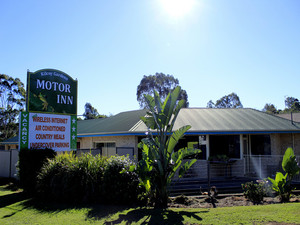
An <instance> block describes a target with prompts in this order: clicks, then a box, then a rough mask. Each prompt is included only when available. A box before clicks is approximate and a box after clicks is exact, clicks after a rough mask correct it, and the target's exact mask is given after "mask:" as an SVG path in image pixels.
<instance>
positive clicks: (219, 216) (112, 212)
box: [0, 186, 300, 224]
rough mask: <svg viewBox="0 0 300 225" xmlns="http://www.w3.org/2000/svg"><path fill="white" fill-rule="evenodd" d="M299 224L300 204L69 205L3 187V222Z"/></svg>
mask: <svg viewBox="0 0 300 225" xmlns="http://www.w3.org/2000/svg"><path fill="white" fill-rule="evenodd" d="M269 222H277V223H282V224H283V223H285V224H300V203H286V204H274V205H266V206H262V205H258V206H240V207H226V208H215V209H214V208H211V209H185V208H170V209H167V210H157V209H152V208H128V207H122V206H107V205H98V204H93V205H68V204H56V203H46V202H40V201H37V200H32V199H28V198H26V196H25V195H24V194H23V193H22V192H17V191H15V192H13V191H10V190H8V189H7V188H5V186H0V224H268V223H269Z"/></svg>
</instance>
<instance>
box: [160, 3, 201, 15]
mask: <svg viewBox="0 0 300 225" xmlns="http://www.w3.org/2000/svg"><path fill="white" fill-rule="evenodd" d="M160 3H161V5H162V7H163V9H164V10H165V12H166V13H167V14H168V15H169V16H170V17H172V18H175V19H177V18H180V17H183V16H185V15H187V14H188V13H189V12H190V11H191V10H192V8H193V7H194V5H195V0H160Z"/></svg>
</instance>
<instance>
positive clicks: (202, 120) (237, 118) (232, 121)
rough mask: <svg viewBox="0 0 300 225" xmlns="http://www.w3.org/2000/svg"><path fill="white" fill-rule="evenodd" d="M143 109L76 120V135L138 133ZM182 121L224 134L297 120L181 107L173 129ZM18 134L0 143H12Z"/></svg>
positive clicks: (281, 128) (283, 127) (287, 127)
mask: <svg viewBox="0 0 300 225" xmlns="http://www.w3.org/2000/svg"><path fill="white" fill-rule="evenodd" d="M145 115H146V110H135V111H128V112H122V113H119V114H117V115H115V116H112V117H108V118H102V119H93V120H82V121H78V126H77V128H78V132H77V136H78V137H88V136H107V135H111V136H115V135H139V134H144V133H145V132H146V131H147V127H146V126H145V124H144V123H143V122H142V121H141V120H140V118H141V117H142V116H145ZM185 125H191V126H192V128H191V129H190V130H189V131H188V132H187V133H190V134H224V133H300V123H297V122H294V123H292V122H291V121H290V120H288V119H285V118H281V117H278V116H274V115H271V114H268V113H264V112H261V111H258V110H255V109H249V108H242V109H212V108H184V109H181V110H180V112H179V115H178V117H177V120H176V122H175V126H174V129H178V128H180V127H182V126H185ZM16 143H18V136H16V137H14V138H11V139H8V140H6V141H4V142H2V144H16Z"/></svg>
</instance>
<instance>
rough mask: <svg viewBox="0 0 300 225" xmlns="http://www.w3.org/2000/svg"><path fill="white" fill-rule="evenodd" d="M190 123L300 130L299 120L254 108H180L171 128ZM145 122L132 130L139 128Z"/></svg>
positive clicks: (195, 128)
mask: <svg viewBox="0 0 300 225" xmlns="http://www.w3.org/2000/svg"><path fill="white" fill-rule="evenodd" d="M185 125H191V126H192V128H191V129H190V130H189V131H188V133H239V132H240V133H255V132H256V133H263V132H268V133H285V132H295V133H300V123H296V122H294V123H293V124H292V123H291V121H290V120H287V119H284V118H280V117H277V116H274V115H270V114H267V113H264V112H261V111H258V110H255V109H249V108H241V109H215V108H184V109H181V110H180V112H179V114H178V117H177V119H176V122H175V125H174V129H178V128H180V127H182V126H185ZM146 130H147V128H146V126H145V124H143V123H140V124H139V126H136V128H135V129H134V130H132V131H135V132H143V131H146Z"/></svg>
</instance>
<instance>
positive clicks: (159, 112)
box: [137, 87, 200, 208]
mask: <svg viewBox="0 0 300 225" xmlns="http://www.w3.org/2000/svg"><path fill="white" fill-rule="evenodd" d="M180 91H181V88H180V87H176V88H175V89H174V90H173V91H172V92H171V93H169V94H168V95H167V97H166V98H165V99H164V101H162V100H161V96H159V94H158V93H157V92H156V91H155V92H154V97H152V96H151V95H145V96H144V97H145V103H146V108H147V109H148V110H149V111H148V113H147V115H146V116H145V117H142V118H141V120H142V121H143V122H144V123H145V124H146V126H147V127H148V135H147V137H146V138H144V139H143V140H142V141H141V143H139V147H140V148H142V153H143V157H142V160H140V161H139V163H138V170H137V171H138V173H139V174H140V176H141V179H142V182H141V183H142V184H143V185H144V186H145V188H146V191H147V192H148V193H151V195H152V196H151V198H152V201H153V202H154V204H155V207H159V208H161V207H162V208H165V207H167V203H168V196H169V192H168V188H169V186H170V183H171V181H172V178H173V177H174V175H175V173H176V171H178V170H179V176H180V177H181V176H183V174H184V173H185V172H186V171H187V170H188V169H189V168H190V167H191V166H192V165H193V164H194V163H195V162H196V159H193V160H190V161H187V162H186V163H184V164H183V163H182V162H183V159H184V158H185V157H187V156H190V155H194V154H197V153H199V152H200V150H197V149H188V148H182V149H180V150H178V151H175V149H174V148H175V146H176V144H177V143H178V141H179V139H181V138H182V137H183V136H184V135H185V133H186V132H187V131H188V130H189V129H190V128H191V126H190V125H186V126H183V127H181V128H179V129H178V130H176V131H173V127H174V124H175V121H176V118H177V116H178V113H179V111H180V109H181V108H182V107H183V106H184V104H185V101H184V100H180V101H178V98H179V95H180Z"/></svg>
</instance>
